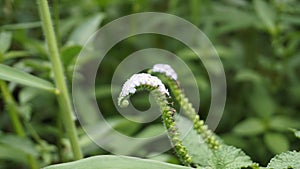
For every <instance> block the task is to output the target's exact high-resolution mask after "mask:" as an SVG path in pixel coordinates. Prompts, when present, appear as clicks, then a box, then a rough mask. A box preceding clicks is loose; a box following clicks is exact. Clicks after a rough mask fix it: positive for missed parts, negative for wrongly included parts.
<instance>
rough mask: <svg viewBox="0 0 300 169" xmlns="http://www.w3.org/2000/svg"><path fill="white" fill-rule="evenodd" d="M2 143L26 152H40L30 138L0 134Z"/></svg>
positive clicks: (35, 154) (32, 153) (34, 154)
mask: <svg viewBox="0 0 300 169" xmlns="http://www.w3.org/2000/svg"><path fill="white" fill-rule="evenodd" d="M0 143H1V144H4V145H6V146H9V147H12V148H14V149H16V150H18V151H21V152H23V153H25V154H30V155H33V156H37V155H38V153H37V151H36V149H35V148H34V144H33V143H32V142H30V140H28V139H25V138H21V137H18V136H15V135H11V134H6V135H1V136H0Z"/></svg>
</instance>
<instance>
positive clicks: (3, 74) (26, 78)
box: [0, 64, 55, 91]
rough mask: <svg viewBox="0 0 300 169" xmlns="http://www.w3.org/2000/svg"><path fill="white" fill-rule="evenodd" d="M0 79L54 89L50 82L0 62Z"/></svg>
mask: <svg viewBox="0 0 300 169" xmlns="http://www.w3.org/2000/svg"><path fill="white" fill-rule="evenodd" d="M0 79H2V80H6V81H10V82H15V83H19V84H22V85H26V86H30V87H35V88H39V89H44V90H49V91H54V90H55V88H54V87H53V84H52V83H50V82H48V81H46V80H44V79H41V78H38V77H36V76H33V75H31V74H28V73H26V72H23V71H21V70H18V69H16V68H12V67H9V66H6V65H3V64H0Z"/></svg>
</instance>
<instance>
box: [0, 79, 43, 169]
mask: <svg viewBox="0 0 300 169" xmlns="http://www.w3.org/2000/svg"><path fill="white" fill-rule="evenodd" d="M0 88H1V91H2V97H3V99H4V101H5V103H6V105H7V111H8V113H9V117H10V120H11V122H12V125H13V128H14V130H15V131H16V133H17V135H18V136H20V137H22V138H24V137H26V134H25V132H24V130H23V126H22V123H21V121H20V118H19V115H18V105H17V103H16V101H15V100H14V98H13V96H12V95H11V93H10V91H9V89H8V86H7V84H6V83H5V82H4V81H0ZM27 158H28V163H29V165H30V168H31V169H38V163H37V161H36V159H35V158H34V157H33V156H32V155H28V156H27Z"/></svg>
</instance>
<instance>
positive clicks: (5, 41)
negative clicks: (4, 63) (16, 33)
mask: <svg viewBox="0 0 300 169" xmlns="http://www.w3.org/2000/svg"><path fill="white" fill-rule="evenodd" d="M11 37H12V34H11V32H0V54H4V53H5V52H6V51H7V50H8V49H9V47H10V44H11Z"/></svg>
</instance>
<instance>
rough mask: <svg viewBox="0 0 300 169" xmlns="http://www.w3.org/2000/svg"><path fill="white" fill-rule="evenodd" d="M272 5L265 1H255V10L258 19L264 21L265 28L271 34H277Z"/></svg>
mask: <svg viewBox="0 0 300 169" xmlns="http://www.w3.org/2000/svg"><path fill="white" fill-rule="evenodd" d="M270 4H271V3H269V4H268V3H266V2H265V1H263V0H255V1H254V8H255V11H256V13H257V15H258V17H259V18H260V19H261V20H262V22H263V24H264V25H265V27H266V28H267V29H268V31H269V32H270V33H271V34H276V33H277V30H276V27H275V11H274V10H273V8H271V7H270Z"/></svg>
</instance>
